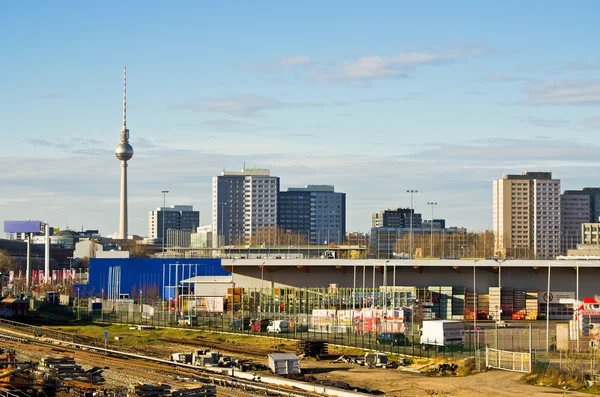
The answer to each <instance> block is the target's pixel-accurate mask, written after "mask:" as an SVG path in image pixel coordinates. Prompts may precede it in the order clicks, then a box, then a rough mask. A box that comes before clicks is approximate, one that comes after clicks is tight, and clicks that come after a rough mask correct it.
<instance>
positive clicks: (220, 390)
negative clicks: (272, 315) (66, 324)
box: [0, 320, 360, 397]
mask: <svg viewBox="0 0 600 397" xmlns="http://www.w3.org/2000/svg"><path fill="white" fill-rule="evenodd" d="M8 323H14V322H8ZM12 325H13V324H8V326H7V322H6V321H5V320H4V321H0V329H2V328H4V329H6V328H8V329H9V330H10V332H12V335H11V334H10V333H9V334H8V335H7V336H8V337H9V339H10V338H11V337H13V338H14V337H15V334H16V335H17V336H16V338H20V339H21V340H20V342H13V343H15V345H16V347H15V348H17V349H26V348H27V347H28V346H27V345H30V346H32V347H35V348H38V349H39V348H45V349H49V351H48V352H49V353H50V352H52V351H55V352H59V353H63V354H64V353H70V354H72V355H73V356H74V357H76V358H77V359H79V360H83V361H86V362H89V363H92V364H93V365H96V366H100V365H105V366H108V367H110V368H113V367H116V368H118V371H120V372H123V373H127V374H128V375H131V376H136V377H141V378H146V379H154V380H155V381H156V380H159V379H160V381H163V382H167V383H168V382H173V381H179V382H182V383H184V384H186V383H187V384H194V385H197V383H198V382H202V383H211V384H215V385H216V386H217V394H219V395H222V396H223V397H241V396H244V397H245V396H252V395H256V394H271V395H280V396H286V397H315V396H321V395H322V393H318V392H313V391H307V390H299V389H297V388H292V387H285V386H278V385H273V384H268V383H265V382H257V381H251V380H246V379H241V378H238V377H235V376H231V375H226V374H219V373H215V372H213V371H210V370H208V369H203V368H199V367H195V366H191V365H187V364H181V363H175V362H171V361H168V360H163V359H160V358H155V357H148V356H141V355H138V354H133V353H127V352H122V351H116V350H109V349H104V348H101V347H98V346H89V345H83V344H79V343H74V342H72V341H70V340H72V338H71V337H70V338H68V339H70V340H69V341H63V340H60V339H50V338H47V339H40V337H39V336H37V335H39V329H40V328H41V327H32V328H29V327H28V325H27V324H22V323H14V327H13V326H12ZM14 328H16V329H17V331H15V330H14ZM42 329H43V328H42ZM60 334H62V333H59V335H60ZM1 335H2V334H0V336H1ZM55 335H56V334H55ZM25 341H26V342H27V343H26V344H23V343H22V342H25ZM57 343H61V344H60V345H57ZM103 363H104V364H103ZM157 378H159V379H157ZM186 381H188V382H189V383H188V382H186ZM177 386H178V387H179V386H181V384H179V385H177ZM319 389H321V390H323V387H322V386H320V387H319ZM240 390H243V391H240ZM340 392H342V391H340ZM329 394H331V393H329ZM334 394H335V393H334ZM342 394H343V395H348V394H349V393H348V392H347V391H343V393H341V394H340V395H342ZM356 394H357V395H360V394H359V393H356Z"/></svg>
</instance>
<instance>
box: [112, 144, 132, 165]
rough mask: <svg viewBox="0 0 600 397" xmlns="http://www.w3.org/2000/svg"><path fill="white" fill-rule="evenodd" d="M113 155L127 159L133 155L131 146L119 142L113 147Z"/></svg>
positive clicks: (120, 158)
mask: <svg viewBox="0 0 600 397" xmlns="http://www.w3.org/2000/svg"><path fill="white" fill-rule="evenodd" d="M115 156H117V158H118V159H119V160H125V161H127V160H129V159H130V158H132V157H133V147H131V145H130V144H129V143H125V142H121V143H120V144H119V145H118V146H117V148H116V149H115Z"/></svg>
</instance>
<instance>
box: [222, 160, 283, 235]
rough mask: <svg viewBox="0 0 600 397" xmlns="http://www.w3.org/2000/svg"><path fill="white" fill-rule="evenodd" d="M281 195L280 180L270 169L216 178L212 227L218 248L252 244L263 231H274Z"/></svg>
mask: <svg viewBox="0 0 600 397" xmlns="http://www.w3.org/2000/svg"><path fill="white" fill-rule="evenodd" d="M278 192H279V177H276V176H271V171H270V170H268V169H255V168H244V169H242V170H241V171H240V172H228V171H223V172H222V173H221V175H219V176H215V177H213V198H212V201H213V202H212V226H213V233H214V234H216V236H218V243H219V244H218V245H219V246H223V245H233V244H250V243H252V242H253V237H254V239H256V238H257V236H258V235H259V234H260V233H261V232H264V231H265V230H274V229H275V228H276V227H277V196H278ZM261 243H262V242H261Z"/></svg>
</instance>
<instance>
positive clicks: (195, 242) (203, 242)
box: [190, 225, 213, 248]
mask: <svg viewBox="0 0 600 397" xmlns="http://www.w3.org/2000/svg"><path fill="white" fill-rule="evenodd" d="M190 245H191V247H192V248H212V247H213V232H212V225H204V226H198V228H197V229H196V233H192V235H191V243H190Z"/></svg>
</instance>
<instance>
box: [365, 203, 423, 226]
mask: <svg viewBox="0 0 600 397" xmlns="http://www.w3.org/2000/svg"><path fill="white" fill-rule="evenodd" d="M411 212H412V214H413V220H412V227H413V228H420V227H421V219H422V217H421V214H417V213H415V211H414V209H412V210H411V209H410V208H398V209H395V210H390V209H388V210H384V211H379V212H375V213H373V215H372V216H371V227H391V228H398V227H400V228H402V227H410V213H411Z"/></svg>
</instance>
